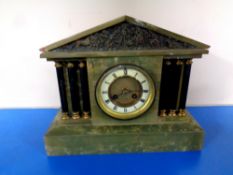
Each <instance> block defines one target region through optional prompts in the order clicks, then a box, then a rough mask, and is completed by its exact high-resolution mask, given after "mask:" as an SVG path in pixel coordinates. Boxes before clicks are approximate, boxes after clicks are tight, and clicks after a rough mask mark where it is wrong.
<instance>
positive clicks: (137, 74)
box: [96, 65, 155, 119]
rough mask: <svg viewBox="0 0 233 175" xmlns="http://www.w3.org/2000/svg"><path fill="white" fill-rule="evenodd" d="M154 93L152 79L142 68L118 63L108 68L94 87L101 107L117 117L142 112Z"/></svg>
mask: <svg viewBox="0 0 233 175" xmlns="http://www.w3.org/2000/svg"><path fill="white" fill-rule="evenodd" d="M154 94H155V89H154V83H153V80H152V79H151V78H150V76H149V75H148V74H147V73H146V72H145V71H144V70H142V69H141V68H139V67H137V66H133V65H118V66H116V67H114V68H112V69H110V70H108V71H107V72H105V73H104V75H103V76H102V77H101V78H100V80H99V82H98V85H97V89H96V97H97V102H98V104H99V106H100V107H101V109H102V110H103V111H104V112H106V113H107V114H108V115H110V116H112V117H114V118H119V119H129V118H134V117H137V116H139V115H141V114H142V113H144V112H145V111H146V110H147V109H148V108H149V107H150V105H151V104H152V102H153V99H154Z"/></svg>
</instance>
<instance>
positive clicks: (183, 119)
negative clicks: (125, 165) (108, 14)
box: [41, 16, 209, 155]
mask: <svg viewBox="0 0 233 175" xmlns="http://www.w3.org/2000/svg"><path fill="white" fill-rule="evenodd" d="M208 48H209V46H208V45H206V44H203V43H200V42H198V41H195V40H192V39H189V38H187V37H184V36H181V35H178V34H176V33H173V32H170V31H167V30H165V29H162V28H159V27H156V26H154V25H151V24H148V23H146V22H143V21H140V20H137V19H134V18H132V17H129V16H123V17H120V18H117V19H115V20H112V21H110V22H107V23H104V24H101V25H99V26H97V27H94V28H92V29H89V30H87V31H84V32H82V33H78V34H76V35H74V36H71V37H69V38H66V39H63V40H61V41H58V42H55V43H54V44H51V45H49V46H46V47H44V48H42V49H41V52H42V53H41V58H47V60H48V61H53V62H55V67H56V72H57V78H58V86H59V93H60V99H61V109H60V111H59V112H58V114H57V116H56V117H55V119H54V121H53V123H52V125H51V127H50V128H49V130H48V132H47V134H46V135H45V147H46V151H47V153H48V155H73V154H96V153H97V154H99V153H121V152H151V151H187V150H199V149H201V148H202V144H203V135H204V133H203V130H202V129H201V127H200V126H199V125H198V123H197V122H196V121H195V120H194V119H193V117H192V116H191V114H189V113H188V111H187V110H186V97H187V91H188V84H189V76H190V71H191V65H192V60H193V59H194V58H201V57H202V54H207V53H208Z"/></svg>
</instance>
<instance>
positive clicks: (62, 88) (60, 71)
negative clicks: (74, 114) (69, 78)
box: [55, 62, 69, 119]
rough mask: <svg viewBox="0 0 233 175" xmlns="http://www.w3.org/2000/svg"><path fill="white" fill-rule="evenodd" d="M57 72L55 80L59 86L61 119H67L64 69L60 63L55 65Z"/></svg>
mask: <svg viewBox="0 0 233 175" xmlns="http://www.w3.org/2000/svg"><path fill="white" fill-rule="evenodd" d="M55 67H56V71H57V80H58V86H59V93H60V101H61V111H62V119H68V118H69V116H68V102H67V94H66V85H65V77H64V68H63V66H62V64H61V63H58V62H57V63H56V64H55Z"/></svg>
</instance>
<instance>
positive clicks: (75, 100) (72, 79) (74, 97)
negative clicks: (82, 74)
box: [67, 63, 81, 119]
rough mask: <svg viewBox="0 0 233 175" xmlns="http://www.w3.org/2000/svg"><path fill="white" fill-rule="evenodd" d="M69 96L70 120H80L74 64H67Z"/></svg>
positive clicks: (78, 91)
mask: <svg viewBox="0 0 233 175" xmlns="http://www.w3.org/2000/svg"><path fill="white" fill-rule="evenodd" d="M67 69H68V77H69V85H70V95H71V106H72V118H73V119H78V118H80V110H81V107H80V89H79V85H78V76H77V66H75V64H74V63H68V64H67Z"/></svg>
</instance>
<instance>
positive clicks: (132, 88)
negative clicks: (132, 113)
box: [109, 76, 142, 107]
mask: <svg viewBox="0 0 233 175" xmlns="http://www.w3.org/2000/svg"><path fill="white" fill-rule="evenodd" d="M141 95H142V86H141V84H140V82H139V81H137V80H136V79H135V78H133V77H130V76H123V77H119V78H117V79H115V80H114V81H113V82H112V84H111V85H110V86H109V97H110V99H111V101H112V103H113V104H115V105H117V106H120V107H129V106H132V105H134V104H136V103H137V102H138V101H139V100H140V97H141Z"/></svg>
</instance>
